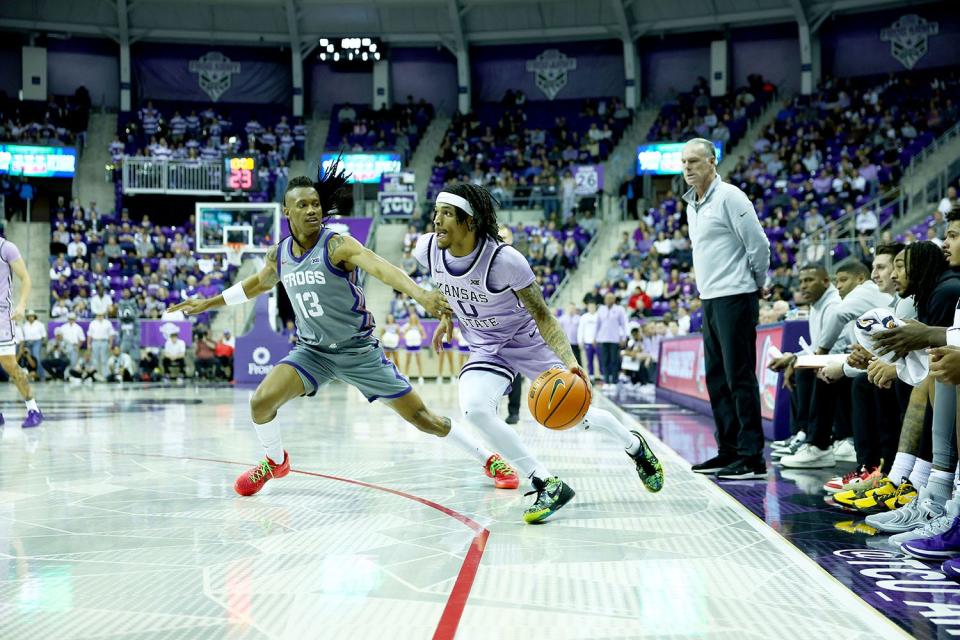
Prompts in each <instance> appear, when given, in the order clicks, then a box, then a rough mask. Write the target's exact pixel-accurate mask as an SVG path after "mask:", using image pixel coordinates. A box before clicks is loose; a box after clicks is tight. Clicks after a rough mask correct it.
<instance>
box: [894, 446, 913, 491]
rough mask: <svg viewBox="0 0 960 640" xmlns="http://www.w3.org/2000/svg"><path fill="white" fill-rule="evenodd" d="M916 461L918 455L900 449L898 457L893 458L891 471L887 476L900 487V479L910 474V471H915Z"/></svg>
mask: <svg viewBox="0 0 960 640" xmlns="http://www.w3.org/2000/svg"><path fill="white" fill-rule="evenodd" d="M916 462H917V456H913V455H910V454H909V453H904V452H903V451H898V452H897V457H895V458H894V459H893V466H892V467H890V473H888V474H887V476H888V477H889V478H890V480H891V481H892V482H893V484H895V485H897V486H898V487H899V486H900V481H901V480H902V479H903V478H906V477H909V476H910V472H911V471H913V465H914V464H916ZM914 486H916V485H914Z"/></svg>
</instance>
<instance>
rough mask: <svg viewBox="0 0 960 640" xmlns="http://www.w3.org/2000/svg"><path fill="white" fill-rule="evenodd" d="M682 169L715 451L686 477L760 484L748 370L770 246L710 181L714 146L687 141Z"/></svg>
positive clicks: (736, 193)
mask: <svg viewBox="0 0 960 640" xmlns="http://www.w3.org/2000/svg"><path fill="white" fill-rule="evenodd" d="M681 164H682V165H683V179H684V180H685V181H686V183H687V184H688V185H690V190H689V191H687V193H685V194H684V196H683V199H684V200H685V201H686V202H687V205H688V206H687V221H688V224H689V228H690V241H691V243H692V244H693V268H694V271H695V273H696V279H697V287H698V288H699V289H700V298H701V299H702V300H703V354H704V361H705V365H706V379H707V390H708V392H709V393H710V407H711V409H712V410H713V420H714V422H715V423H716V438H717V448H718V449H719V453H718V455H717V456H716V457H714V458H711V459H710V460H707V461H705V462H702V463H700V464H696V465H694V466H693V470H694V471H695V472H697V473H716V474H717V477H719V478H721V479H729V480H746V479H752V478H765V477H766V475H767V469H766V465H765V463H764V460H763V423H762V421H761V418H760V393H759V389H758V387H757V375H756V370H755V367H756V361H757V323H758V321H759V310H760V292H761V291H762V290H763V288H764V286H765V284H766V280H767V269H768V267H769V266H770V242H769V241H768V240H767V237H766V235H764V233H763V228H762V227H761V226H760V220H759V219H758V218H757V212H756V211H755V210H754V208H753V205H752V204H751V203H750V199H749V198H747V196H746V194H744V193H743V192H742V191H741V190H740V189H738V188H737V187H736V186H734V185H732V184H727V183H726V182H724V181H723V180H721V179H720V176H719V175H717V158H716V154H715V152H714V148H713V143H711V142H710V141H709V140H704V139H703V138H695V139H693V140H691V141H689V142H688V143H687V144H686V145H684V147H683V153H682V155H681Z"/></svg>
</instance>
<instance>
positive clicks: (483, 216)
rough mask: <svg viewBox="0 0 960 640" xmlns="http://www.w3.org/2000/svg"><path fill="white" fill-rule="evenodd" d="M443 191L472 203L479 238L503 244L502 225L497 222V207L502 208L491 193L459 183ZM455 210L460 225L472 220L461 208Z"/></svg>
mask: <svg viewBox="0 0 960 640" xmlns="http://www.w3.org/2000/svg"><path fill="white" fill-rule="evenodd" d="M443 190H444V191H446V192H448V193H452V194H453V195H455V196H460V197H461V198H463V199H464V200H466V201H467V202H469V203H470V207H471V208H472V209H473V216H472V219H473V224H474V226H475V227H476V230H477V235H478V236H482V237H485V238H490V239H491V240H495V241H497V242H503V238H501V237H500V223H498V222H497V207H499V206H500V202H499V201H498V200H497V199H496V198H494V197H493V196H492V195H491V194H490V192H489V191H487V190H486V189H485V188H483V187H481V186H478V185H475V184H470V183H469V182H458V183H457V184H453V185H450V186H449V187H444V188H443ZM454 208H455V209H456V210H457V222H458V223H460V224H466V223H467V221H468V220H470V219H471V216H470V215H468V214H467V212H465V211H463V210H461V209H460V207H454Z"/></svg>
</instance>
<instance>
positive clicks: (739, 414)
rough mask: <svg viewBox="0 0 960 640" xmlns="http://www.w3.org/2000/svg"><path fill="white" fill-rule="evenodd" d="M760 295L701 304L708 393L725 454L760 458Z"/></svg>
mask: <svg viewBox="0 0 960 640" xmlns="http://www.w3.org/2000/svg"><path fill="white" fill-rule="evenodd" d="M759 313H760V296H759V295H758V294H756V293H745V294H740V295H735V296H724V297H722V298H713V299H711V300H704V301H703V355H704V360H705V364H706V378H707V391H708V392H709V393H710V407H711V409H712V410H713V421H714V423H715V424H716V438H717V448H718V449H719V453H720V455H722V456H740V457H743V458H749V459H751V460H759V459H760V458H761V457H762V456H763V422H762V421H761V418H760V389H759V387H758V386H757V374H756V366H757V322H758V321H759Z"/></svg>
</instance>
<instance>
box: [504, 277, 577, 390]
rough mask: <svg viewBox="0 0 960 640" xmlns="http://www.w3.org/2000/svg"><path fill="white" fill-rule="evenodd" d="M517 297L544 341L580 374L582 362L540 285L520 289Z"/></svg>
mask: <svg viewBox="0 0 960 640" xmlns="http://www.w3.org/2000/svg"><path fill="white" fill-rule="evenodd" d="M517 297H519V298H520V302H522V303H523V306H524V307H526V309H527V311H528V312H530V315H531V316H532V317H533V320H534V322H536V323H537V328H538V329H539V330H540V335H541V336H543V341H544V342H546V343H547V346H549V347H550V348H551V349H553V352H554V353H555V354H557V357H559V358H560V360H561V361H562V362H563V365H564V366H565V367H567V368H568V369H570V370H571V371H573V372H574V373H578V375H579V372H580V363H579V362H577V359H576V358H575V357H574V355H573V349H571V348H570V341H569V340H567V336H566V334H565V333H564V332H563V327H561V326H560V322H559V321H558V320H557V319H556V317H554V315H553V314H552V313H550V308H549V307H547V301H546V300H544V299H543V292H542V291H540V285H538V284H537V283H536V282H534V283H533V284H531V285H530V286H528V287H525V288H523V289H520V291H517ZM584 377H585V376H584Z"/></svg>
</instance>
